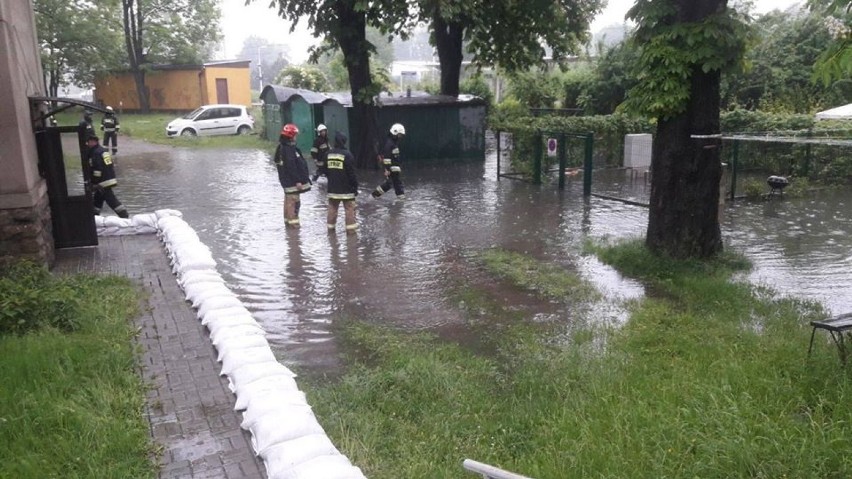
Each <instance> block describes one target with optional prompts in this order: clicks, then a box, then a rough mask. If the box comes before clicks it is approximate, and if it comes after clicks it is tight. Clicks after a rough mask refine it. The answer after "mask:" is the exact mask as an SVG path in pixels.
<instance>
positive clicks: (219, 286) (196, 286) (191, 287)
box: [183, 270, 231, 301]
mask: <svg viewBox="0 0 852 479" xmlns="http://www.w3.org/2000/svg"><path fill="white" fill-rule="evenodd" d="M202 271H204V270H202ZM206 271H208V272H209V271H210V270H206ZM220 278H221V276H220ZM212 291H227V292H229V293H230V292H231V290H230V289H228V287H227V286H225V282H224V281H215V280H213V281H204V282H199V283H193V284H188V285H186V286H183V292H184V294H185V295H186V299H187V301H192V300H193V299H195V298H196V297H198V296H199V295H203V294H206V293H208V292H212Z"/></svg>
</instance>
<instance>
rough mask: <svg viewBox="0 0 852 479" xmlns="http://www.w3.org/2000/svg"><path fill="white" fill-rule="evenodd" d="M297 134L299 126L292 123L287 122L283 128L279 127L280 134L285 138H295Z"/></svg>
mask: <svg viewBox="0 0 852 479" xmlns="http://www.w3.org/2000/svg"><path fill="white" fill-rule="evenodd" d="M298 134H299V127H297V126H296V125H294V124H292V123H287V124H286V125H284V128H281V135H282V136H284V137H285V138H296V135H298Z"/></svg>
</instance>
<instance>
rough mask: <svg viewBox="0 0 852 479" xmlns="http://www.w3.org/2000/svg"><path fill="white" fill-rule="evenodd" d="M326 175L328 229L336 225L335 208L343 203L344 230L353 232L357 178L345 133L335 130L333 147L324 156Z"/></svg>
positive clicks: (353, 158)
mask: <svg viewBox="0 0 852 479" xmlns="http://www.w3.org/2000/svg"><path fill="white" fill-rule="evenodd" d="M326 177H327V178H328V231H334V228H335V227H336V226H337V210H338V209H339V208H340V203H341V202H342V203H343V212H344V220H345V222H346V232H347V233H354V232H355V231H356V229H357V228H358V225H357V224H356V223H355V197H356V196H358V178H357V176H356V175H355V157H354V156H352V153H351V152H350V151H349V150H347V149H346V135H344V134H343V133H341V132H339V131H338V132H337V133H335V135H334V148H332V149H331V151H329V152H328V157H327V158H326Z"/></svg>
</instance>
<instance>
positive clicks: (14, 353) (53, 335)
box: [0, 276, 157, 479]
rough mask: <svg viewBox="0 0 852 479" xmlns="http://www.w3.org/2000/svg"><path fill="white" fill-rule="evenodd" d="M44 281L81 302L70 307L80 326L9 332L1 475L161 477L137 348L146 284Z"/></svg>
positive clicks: (0, 410) (1, 361)
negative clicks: (135, 320) (136, 321)
mask: <svg viewBox="0 0 852 479" xmlns="http://www.w3.org/2000/svg"><path fill="white" fill-rule="evenodd" d="M37 288H40V289H41V290H45V291H47V290H57V291H60V292H61V294H63V295H65V296H66V299H67V300H68V301H69V302H71V303H73V304H75V305H76V306H75V307H73V308H71V309H69V310H68V311H66V312H65V313H62V314H72V315H74V318H73V320H69V321H65V322H66V323H70V324H73V325H74V327H73V331H71V332H61V331H60V330H58V329H56V328H54V327H52V326H50V325H48V324H45V325H44V326H43V327H42V328H41V329H38V330H35V331H32V332H29V333H26V334H23V335H15V334H6V335H3V336H0V384H2V386H0V445H2V447H0V477H10V478H12V477H14V478H19V479H24V478H44V477H62V478H115V477H121V478H146V477H156V475H157V470H156V466H155V464H154V462H153V461H152V458H153V452H154V449H153V446H152V444H151V442H150V436H149V426H148V423H147V421H146V419H145V417H144V409H143V408H144V401H145V390H144V386H143V384H142V382H141V379H140V377H139V375H138V372H137V370H136V368H137V364H136V359H135V356H134V352H133V349H132V336H133V335H134V334H135V331H134V330H133V327H132V324H131V323H130V318H132V317H133V316H134V315H135V314H136V311H137V307H138V301H139V292H138V291H137V290H136V289H135V288H134V287H133V286H132V285H131V284H130V283H129V281H127V280H126V279H122V278H116V277H94V276H75V277H69V278H63V279H46V280H43V282H42V283H41V284H39V285H37ZM7 299H9V298H8V290H7V289H3V288H0V302H2V301H5V300H7Z"/></svg>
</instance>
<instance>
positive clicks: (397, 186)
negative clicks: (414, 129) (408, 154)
mask: <svg viewBox="0 0 852 479" xmlns="http://www.w3.org/2000/svg"><path fill="white" fill-rule="evenodd" d="M404 136H405V127H404V126H402V125H401V124H399V123H394V124H393V126H391V127H390V132H389V133H388V138H387V140H385V146H384V148H382V151H381V154H380V155H379V164H381V165H382V167H384V169H385V182H384V183H382V184H381V185H379V186H377V187H376V189H375V190H374V191H373V198H378V197H380V196H382V195H383V194H385V193H387V192H388V191H390V189H391V186H393V191H394V193H396V197H397V198H399V199H401V200H403V199H405V189H404V188H403V185H402V167H401V166H400V154H399V142H400V141H401V140H402V138H403V137H404Z"/></svg>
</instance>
